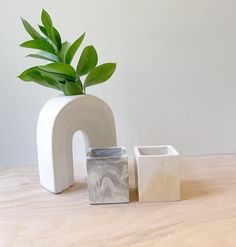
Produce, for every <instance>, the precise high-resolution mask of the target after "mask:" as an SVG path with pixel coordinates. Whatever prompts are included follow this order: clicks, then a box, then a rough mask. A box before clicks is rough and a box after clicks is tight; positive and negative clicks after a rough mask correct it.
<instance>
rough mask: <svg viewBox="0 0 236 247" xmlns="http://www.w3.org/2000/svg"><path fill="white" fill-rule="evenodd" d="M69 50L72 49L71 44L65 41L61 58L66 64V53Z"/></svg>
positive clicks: (60, 53) (60, 54)
mask: <svg viewBox="0 0 236 247" xmlns="http://www.w3.org/2000/svg"><path fill="white" fill-rule="evenodd" d="M69 48H70V43H69V42H68V41H65V42H64V43H63V44H62V47H61V51H60V52H59V57H60V58H61V60H62V62H65V58H66V53H67V51H68V49H69Z"/></svg>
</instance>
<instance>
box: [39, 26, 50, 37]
mask: <svg viewBox="0 0 236 247" xmlns="http://www.w3.org/2000/svg"><path fill="white" fill-rule="evenodd" d="M38 26H39V29H40V30H41V32H42V33H43V34H44V35H45V36H48V34H47V30H46V28H45V27H44V26H41V25H38Z"/></svg>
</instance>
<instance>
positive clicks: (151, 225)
mask: <svg viewBox="0 0 236 247" xmlns="http://www.w3.org/2000/svg"><path fill="white" fill-rule="evenodd" d="M133 175H134V174H133V166H132V165H131V166H130V185H131V190H130V194H131V203H129V204H116V205H96V206H90V205H89V204H88V197H87V188H86V176H85V167H84V166H82V167H78V168H76V184H75V186H73V187H71V188H70V189H69V190H67V191H66V192H64V193H61V194H58V195H55V194H52V193H50V192H48V191H46V190H44V189H43V188H42V187H41V186H40V185H39V181H38V171H37V167H29V166H28V167H18V168H4V167H1V168H0V246H4V247H8V246H22V247H28V246H34V247H47V246H55V247H61V246H65V247H69V246H79V247H87V246H112V247H113V246H119V247H121V246H158V247H166V246H168V247H172V246H173V247H180V246H181V247H193V246H194V247H205V246H206V247H218V246H219V247H227V246H229V247H235V246H236V156H233V155H224V156H200V157H182V158H181V179H182V182H181V193H182V200H181V201H179V202H170V203H142V204H141V203H138V202H137V197H136V194H135V190H134V176H133Z"/></svg>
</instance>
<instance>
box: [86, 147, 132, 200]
mask: <svg viewBox="0 0 236 247" xmlns="http://www.w3.org/2000/svg"><path fill="white" fill-rule="evenodd" d="M87 176H88V178H87V181H88V191H89V202H90V204H106V203H126V202H129V179H128V158H127V154H126V150H125V149H123V148H106V149H91V151H90V152H89V153H88V156H87Z"/></svg>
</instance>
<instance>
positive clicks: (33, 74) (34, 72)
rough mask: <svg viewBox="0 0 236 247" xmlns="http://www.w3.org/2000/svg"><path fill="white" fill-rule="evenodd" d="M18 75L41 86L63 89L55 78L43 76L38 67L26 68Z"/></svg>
mask: <svg viewBox="0 0 236 247" xmlns="http://www.w3.org/2000/svg"><path fill="white" fill-rule="evenodd" d="M18 77H19V78H20V79H21V80H23V81H33V82H36V83H38V84H39V85H41V86H45V87H50V88H53V89H58V90H61V88H60V87H59V84H58V83H57V82H56V81H55V80H54V79H53V78H50V77H48V76H46V77H44V76H42V75H41V73H40V72H39V71H38V68H37V67H32V68H29V69H27V70H25V71H24V72H23V73H21V74H20V75H19V76H18Z"/></svg>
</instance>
